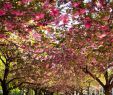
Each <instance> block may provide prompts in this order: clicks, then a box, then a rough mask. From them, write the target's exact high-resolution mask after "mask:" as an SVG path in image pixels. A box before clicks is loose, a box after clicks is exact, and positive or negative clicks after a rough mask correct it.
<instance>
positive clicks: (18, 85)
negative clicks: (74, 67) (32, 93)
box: [8, 82, 35, 90]
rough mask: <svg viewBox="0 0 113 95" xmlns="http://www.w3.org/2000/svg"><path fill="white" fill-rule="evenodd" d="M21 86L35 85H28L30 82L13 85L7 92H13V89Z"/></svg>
mask: <svg viewBox="0 0 113 95" xmlns="http://www.w3.org/2000/svg"><path fill="white" fill-rule="evenodd" d="M23 84H34V85H35V83H30V82H21V83H19V84H17V85H15V86H13V87H10V88H9V89H8V90H13V89H15V88H17V87H20V86H22V85H23Z"/></svg>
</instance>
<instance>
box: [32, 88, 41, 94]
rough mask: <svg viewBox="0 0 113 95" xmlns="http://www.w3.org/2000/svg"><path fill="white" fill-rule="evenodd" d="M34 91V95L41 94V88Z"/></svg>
mask: <svg viewBox="0 0 113 95" xmlns="http://www.w3.org/2000/svg"><path fill="white" fill-rule="evenodd" d="M34 92H35V95H42V93H41V89H35V90H34Z"/></svg>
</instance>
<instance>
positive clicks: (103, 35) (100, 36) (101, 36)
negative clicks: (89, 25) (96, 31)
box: [98, 33, 107, 39]
mask: <svg viewBox="0 0 113 95" xmlns="http://www.w3.org/2000/svg"><path fill="white" fill-rule="evenodd" d="M106 35H107V34H105V33H104V34H102V35H99V36H98V37H99V38H100V39H102V38H104V37H106Z"/></svg>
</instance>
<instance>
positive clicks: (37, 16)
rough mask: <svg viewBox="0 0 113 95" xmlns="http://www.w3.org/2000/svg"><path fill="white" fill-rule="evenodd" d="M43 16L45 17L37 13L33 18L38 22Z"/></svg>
mask: <svg viewBox="0 0 113 95" xmlns="http://www.w3.org/2000/svg"><path fill="white" fill-rule="evenodd" d="M44 16H45V15H44V14H43V13H38V14H36V16H35V18H36V20H40V19H43V18H44Z"/></svg>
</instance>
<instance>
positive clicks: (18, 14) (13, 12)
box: [11, 10, 24, 16]
mask: <svg viewBox="0 0 113 95" xmlns="http://www.w3.org/2000/svg"><path fill="white" fill-rule="evenodd" d="M11 13H12V14H13V15H16V16H22V15H23V14H24V13H23V12H21V11H18V10H13V11H12V12H11Z"/></svg>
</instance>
